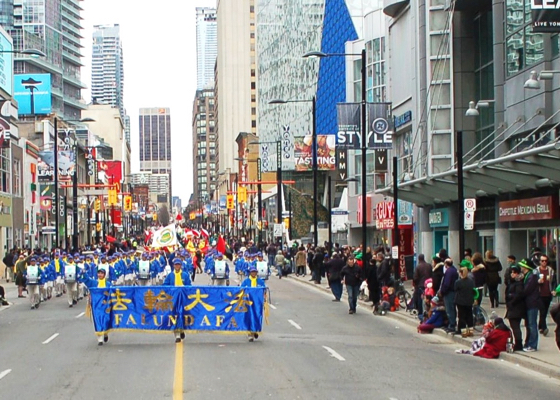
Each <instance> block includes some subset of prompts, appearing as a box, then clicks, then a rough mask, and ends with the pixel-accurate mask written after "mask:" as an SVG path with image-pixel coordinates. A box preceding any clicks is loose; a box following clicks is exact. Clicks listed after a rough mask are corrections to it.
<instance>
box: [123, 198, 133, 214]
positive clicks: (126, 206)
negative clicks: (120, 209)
mask: <svg viewBox="0 0 560 400" xmlns="http://www.w3.org/2000/svg"><path fill="white" fill-rule="evenodd" d="M124 210H125V211H132V196H124Z"/></svg>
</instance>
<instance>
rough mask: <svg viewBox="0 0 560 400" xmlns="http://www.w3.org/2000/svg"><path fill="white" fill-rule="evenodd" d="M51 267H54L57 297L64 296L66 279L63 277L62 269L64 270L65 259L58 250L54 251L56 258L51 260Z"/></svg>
mask: <svg viewBox="0 0 560 400" xmlns="http://www.w3.org/2000/svg"><path fill="white" fill-rule="evenodd" d="M51 267H52V268H53V269H54V273H55V276H56V278H55V282H54V293H55V295H56V297H60V296H62V292H63V291H64V280H63V278H62V275H63V274H62V271H63V270H64V261H63V260H62V259H61V258H60V253H59V252H58V251H57V252H55V253H54V259H53V260H52V261H51Z"/></svg>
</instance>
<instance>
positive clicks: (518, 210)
mask: <svg viewBox="0 0 560 400" xmlns="http://www.w3.org/2000/svg"><path fill="white" fill-rule="evenodd" d="M557 209H558V208H557V206H556V203H555V202H554V199H553V197H552V196H546V197H533V198H532V199H521V200H509V201H500V203H499V210H498V212H499V215H498V220H499V221H500V222H511V221H535V220H544V219H552V218H555V217H556V215H557V214H558V213H557Z"/></svg>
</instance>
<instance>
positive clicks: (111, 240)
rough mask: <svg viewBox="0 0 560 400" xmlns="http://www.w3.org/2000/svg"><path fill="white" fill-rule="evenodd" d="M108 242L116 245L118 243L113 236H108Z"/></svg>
mask: <svg viewBox="0 0 560 400" xmlns="http://www.w3.org/2000/svg"><path fill="white" fill-rule="evenodd" d="M107 241H108V242H109V243H115V242H116V241H117V239H115V238H114V237H113V236H111V235H107Z"/></svg>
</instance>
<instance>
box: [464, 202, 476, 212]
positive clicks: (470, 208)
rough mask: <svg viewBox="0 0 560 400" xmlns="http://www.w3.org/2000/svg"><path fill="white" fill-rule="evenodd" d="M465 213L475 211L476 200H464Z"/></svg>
mask: <svg viewBox="0 0 560 400" xmlns="http://www.w3.org/2000/svg"><path fill="white" fill-rule="evenodd" d="M465 211H471V212H475V211H476V199H465Z"/></svg>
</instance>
